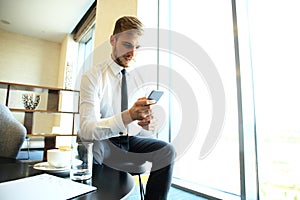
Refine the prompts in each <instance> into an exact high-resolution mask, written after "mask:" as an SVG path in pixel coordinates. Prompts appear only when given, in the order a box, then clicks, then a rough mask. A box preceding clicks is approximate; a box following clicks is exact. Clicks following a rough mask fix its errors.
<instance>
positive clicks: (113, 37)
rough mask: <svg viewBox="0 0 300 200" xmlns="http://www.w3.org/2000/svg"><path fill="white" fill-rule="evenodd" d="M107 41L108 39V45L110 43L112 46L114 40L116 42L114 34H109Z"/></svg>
mask: <svg viewBox="0 0 300 200" xmlns="http://www.w3.org/2000/svg"><path fill="white" fill-rule="evenodd" d="M109 41H110V45H111V46H114V45H115V42H116V38H115V36H114V35H111V36H110V39H109Z"/></svg>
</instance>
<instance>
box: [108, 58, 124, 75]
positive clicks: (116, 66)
mask: <svg viewBox="0 0 300 200" xmlns="http://www.w3.org/2000/svg"><path fill="white" fill-rule="evenodd" d="M108 62H109V66H110V67H111V70H112V71H113V73H114V74H115V75H118V74H120V73H121V70H122V69H123V68H124V67H122V66H121V65H119V64H117V63H116V62H115V61H114V60H113V59H112V57H111V56H109V59H108ZM126 72H128V69H127V68H126Z"/></svg>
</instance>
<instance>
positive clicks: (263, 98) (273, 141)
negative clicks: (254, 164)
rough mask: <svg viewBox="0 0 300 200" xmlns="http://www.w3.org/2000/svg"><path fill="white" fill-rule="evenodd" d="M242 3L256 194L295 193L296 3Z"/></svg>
mask: <svg viewBox="0 0 300 200" xmlns="http://www.w3.org/2000/svg"><path fill="white" fill-rule="evenodd" d="M247 6H248V13H249V32H250V44H251V46H250V47H251V52H252V66H253V78H254V94H255V107H256V127H257V138H258V158H259V160H258V169H259V181H260V196H261V199H299V198H300V181H299V180H300V170H299V169H300V162H299V153H300V126H299V119H300V104H299V102H300V93H299V90H300V81H299V80H300V79H299V75H300V67H299V66H300V60H299V56H298V55H299V52H300V48H299V47H300V27H299V26H298V24H299V19H300V13H299V8H300V5H299V3H298V1H296V0H284V1H283V0H277V1H271V0H264V1H259V0H251V1H248V5H247ZM279 13H280V14H279Z"/></svg>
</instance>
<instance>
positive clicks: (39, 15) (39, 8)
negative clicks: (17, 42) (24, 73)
mask: <svg viewBox="0 0 300 200" xmlns="http://www.w3.org/2000/svg"><path fill="white" fill-rule="evenodd" d="M94 1H95V0H0V29H3V30H6V31H10V32H14V33H19V34H23V35H27V36H31V37H35V38H40V39H45V40H48V41H52V42H59V43H61V42H62V41H63V39H64V37H65V34H67V33H71V32H72V30H73V29H74V28H75V26H76V25H77V24H78V22H79V21H80V19H81V18H82V17H83V15H84V14H85V13H86V11H87V10H88V9H89V8H90V6H91V5H92V4H93V2H94Z"/></svg>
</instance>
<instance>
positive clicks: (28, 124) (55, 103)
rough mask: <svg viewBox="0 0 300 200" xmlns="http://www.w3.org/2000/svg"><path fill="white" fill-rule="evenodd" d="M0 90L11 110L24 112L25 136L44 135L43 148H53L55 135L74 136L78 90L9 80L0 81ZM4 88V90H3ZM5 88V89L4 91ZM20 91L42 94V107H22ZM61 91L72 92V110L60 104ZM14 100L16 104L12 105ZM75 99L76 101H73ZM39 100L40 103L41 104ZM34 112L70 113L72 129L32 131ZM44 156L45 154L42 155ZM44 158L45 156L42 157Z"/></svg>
mask: <svg viewBox="0 0 300 200" xmlns="http://www.w3.org/2000/svg"><path fill="white" fill-rule="evenodd" d="M0 90H2V93H6V97H5V98H4V101H5V105H6V106H7V107H8V108H9V109H10V110H11V111H12V112H19V113H25V114H24V126H25V128H26V129H27V136H28V137H34V136H44V137H45V149H49V148H55V143H56V136H76V134H77V133H75V131H76V130H75V128H74V126H75V119H76V115H78V114H79V98H80V92H79V91H78V90H70V89H63V88H53V87H44V86H37V85H27V84H19V83H10V82H0ZM3 90H4V92H3ZM5 90H6V91H5ZM22 93H35V94H42V95H43V96H46V99H45V98H41V102H42V101H43V108H40V105H39V106H38V107H37V109H36V110H27V109H24V106H23V104H22V103H21V102H22V98H21V97H22ZM63 93H66V95H67V94H73V95H74V96H73V97H74V98H73V101H74V105H73V107H72V110H63V108H62V106H61V102H62V101H63V98H64V95H63ZM14 101H16V102H17V103H16V104H18V105H17V106H16V105H12V104H13V103H15V102H14ZM75 101H76V102H75ZM41 102H40V104H41ZM36 113H44V114H70V115H72V118H73V120H72V121H73V123H72V129H71V130H72V131H71V132H70V133H63V134H56V133H47V132H45V133H34V130H33V122H34V115H35V114H36ZM44 157H45V156H44ZM44 159H45V158H44Z"/></svg>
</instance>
